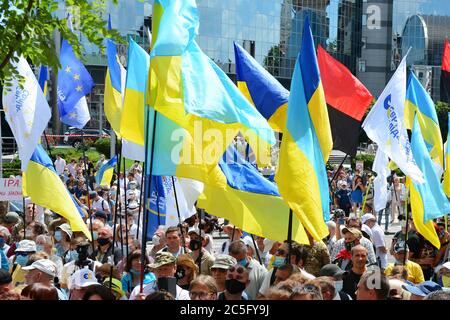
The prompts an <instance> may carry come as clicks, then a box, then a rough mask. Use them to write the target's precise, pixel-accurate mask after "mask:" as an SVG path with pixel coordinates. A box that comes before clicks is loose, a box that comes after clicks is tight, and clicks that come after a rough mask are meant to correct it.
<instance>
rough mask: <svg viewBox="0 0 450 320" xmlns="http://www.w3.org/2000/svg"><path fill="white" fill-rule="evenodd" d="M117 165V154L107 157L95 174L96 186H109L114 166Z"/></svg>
mask: <svg viewBox="0 0 450 320" xmlns="http://www.w3.org/2000/svg"><path fill="white" fill-rule="evenodd" d="M116 165H117V155H115V156H114V157H112V158H111V159H109V161H108V162H107V163H105V164H104V165H102V166H101V167H100V169H98V172H97V173H96V174H95V183H96V184H97V185H98V186H109V185H110V184H111V180H112V177H113V174H114V168H115V167H116Z"/></svg>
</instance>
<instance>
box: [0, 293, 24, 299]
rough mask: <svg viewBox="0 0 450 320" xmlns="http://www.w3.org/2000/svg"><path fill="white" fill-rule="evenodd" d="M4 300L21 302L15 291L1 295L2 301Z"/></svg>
mask: <svg viewBox="0 0 450 320" xmlns="http://www.w3.org/2000/svg"><path fill="white" fill-rule="evenodd" d="M3 300H21V299H20V294H18V293H16V292H13V291H5V292H2V293H0V301H3Z"/></svg>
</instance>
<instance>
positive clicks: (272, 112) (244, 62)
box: [234, 42, 289, 131]
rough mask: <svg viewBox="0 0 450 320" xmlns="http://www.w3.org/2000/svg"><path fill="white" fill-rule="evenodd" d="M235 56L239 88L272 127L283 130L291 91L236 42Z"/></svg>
mask: <svg viewBox="0 0 450 320" xmlns="http://www.w3.org/2000/svg"><path fill="white" fill-rule="evenodd" d="M234 57H235V60H236V80H237V85H238V88H239V89H240V90H241V92H242V93H243V94H244V96H245V97H246V98H247V99H248V101H250V102H251V103H252V104H253V105H254V106H255V107H256V109H257V110H258V111H259V113H261V114H262V115H263V116H264V118H266V119H267V121H268V122H269V124H270V125H271V126H272V128H273V129H274V130H276V131H281V130H282V128H283V126H284V123H285V122H286V108H287V102H288V99H289V91H288V90H286V89H285V88H284V87H283V86H282V85H281V83H279V82H278V80H277V79H275V77H274V76H272V75H271V74H270V73H269V72H268V71H267V70H266V69H264V68H263V67H262V66H261V65H260V64H259V63H258V62H257V61H256V60H255V59H254V58H253V57H252V56H251V55H250V54H249V53H248V52H247V51H246V50H245V49H244V48H242V47H241V46H240V45H238V44H237V43H236V42H235V43H234Z"/></svg>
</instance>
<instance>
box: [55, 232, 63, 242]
mask: <svg viewBox="0 0 450 320" xmlns="http://www.w3.org/2000/svg"><path fill="white" fill-rule="evenodd" d="M61 239H62V234H61V231H59V230H58V231H55V240H56V241H61Z"/></svg>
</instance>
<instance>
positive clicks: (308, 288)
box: [291, 284, 318, 296]
mask: <svg viewBox="0 0 450 320" xmlns="http://www.w3.org/2000/svg"><path fill="white" fill-rule="evenodd" d="M317 291H318V290H317V287H316V286H314V285H312V284H306V285H302V286H297V287H294V288H293V289H292V294H291V296H295V295H297V294H308V293H317Z"/></svg>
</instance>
